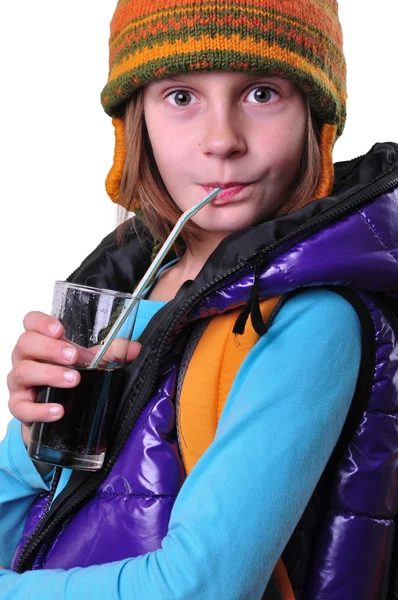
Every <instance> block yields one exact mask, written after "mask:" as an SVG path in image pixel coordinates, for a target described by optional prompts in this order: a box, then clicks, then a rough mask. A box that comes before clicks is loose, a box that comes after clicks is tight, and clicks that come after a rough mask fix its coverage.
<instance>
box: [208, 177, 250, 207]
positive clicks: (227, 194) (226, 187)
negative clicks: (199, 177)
mask: <svg viewBox="0 0 398 600" xmlns="http://www.w3.org/2000/svg"><path fill="white" fill-rule="evenodd" d="M201 185H202V188H203V189H204V190H205V191H206V194H209V193H210V192H211V191H212V190H214V188H217V187H219V188H221V192H219V193H218V194H217V196H216V197H215V198H214V199H213V200H212V201H211V203H212V204H213V205H215V206H217V205H221V204H225V203H226V202H228V201H229V200H231V199H234V200H238V199H239V198H235V196H238V194H240V192H242V191H243V190H245V189H246V188H248V187H249V186H250V185H251V183H242V182H232V183H217V182H215V183H206V184H203V183H202V184H201Z"/></svg>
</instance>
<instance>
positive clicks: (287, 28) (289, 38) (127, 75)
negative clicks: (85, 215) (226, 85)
mask: <svg viewBox="0 0 398 600" xmlns="http://www.w3.org/2000/svg"><path fill="white" fill-rule="evenodd" d="M220 70H222V71H244V72H247V73H266V74H269V75H276V76H279V77H286V78H288V79H290V80H291V81H293V82H295V83H296V84H297V85H298V86H299V87H300V88H301V90H302V91H303V92H304V93H305V94H306V95H307V96H308V97H309V99H310V104H311V108H312V111H313V113H314V114H315V116H316V118H317V121H318V123H320V124H321V139H320V145H321V152H322V173H321V180H320V184H319V187H318V190H317V194H316V195H317V197H321V196H324V195H327V194H328V193H329V192H330V188H331V185H332V183H333V166H332V149H333V145H334V142H335V140H336V138H337V137H338V136H339V135H340V134H341V133H342V131H343V128H344V123H345V118H346V99H347V93H346V65H345V59H344V54H343V36H342V31H341V26H340V22H339V18H338V5H337V2H336V1H335V0H235V1H232V0H215V1H208V0H207V1H206V0H119V2H118V4H117V8H116V11H115V14H114V16H113V19H112V22H111V35H110V58H109V77H108V82H107V84H106V86H105V88H104V90H103V92H102V95H101V100H102V105H103V107H104V109H105V111H106V112H107V114H109V115H110V116H112V117H114V119H113V123H114V125H115V134H116V147H115V157H114V165H113V167H112V169H111V171H110V173H109V175H108V179H107V191H108V194H109V195H110V197H111V198H112V200H114V201H115V202H118V196H119V187H120V181H121V177H122V173H123V166H124V159H125V147H124V121H123V112H124V107H125V103H126V101H127V100H128V99H129V98H130V97H131V95H132V94H133V92H134V91H135V90H136V89H138V88H139V87H142V86H143V85H145V84H146V83H148V82H150V81H154V80H156V79H160V78H164V77H167V76H168V75H172V74H176V73H189V72H198V71H220Z"/></svg>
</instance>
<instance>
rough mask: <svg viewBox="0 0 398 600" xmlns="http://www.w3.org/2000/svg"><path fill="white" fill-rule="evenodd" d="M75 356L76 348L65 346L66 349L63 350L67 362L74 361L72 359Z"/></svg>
mask: <svg viewBox="0 0 398 600" xmlns="http://www.w3.org/2000/svg"><path fill="white" fill-rule="evenodd" d="M75 354H76V350H75V349H74V348H71V347H70V346H65V347H64V348H62V356H63V357H64V358H65V359H66V360H67V361H70V360H72V358H73V357H74V356H75Z"/></svg>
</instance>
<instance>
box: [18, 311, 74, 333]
mask: <svg viewBox="0 0 398 600" xmlns="http://www.w3.org/2000/svg"><path fill="white" fill-rule="evenodd" d="M23 325H24V328H25V331H37V332H38V333H42V334H43V335H49V336H50V337H54V338H61V337H62V336H63V335H64V328H63V325H62V324H61V323H60V322H59V321H58V320H57V319H55V318H54V317H51V316H50V315H46V314H45V313H42V312H39V311H32V312H29V313H28V314H27V315H26V316H25V318H24V320H23Z"/></svg>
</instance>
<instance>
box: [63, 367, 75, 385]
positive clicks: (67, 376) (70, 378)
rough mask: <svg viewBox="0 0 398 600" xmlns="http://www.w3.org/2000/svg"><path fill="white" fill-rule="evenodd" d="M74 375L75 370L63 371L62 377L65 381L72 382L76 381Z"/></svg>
mask: <svg viewBox="0 0 398 600" xmlns="http://www.w3.org/2000/svg"><path fill="white" fill-rule="evenodd" d="M76 376H77V373H76V371H71V370H68V371H64V379H66V381H69V382H70V383H73V382H74V381H76Z"/></svg>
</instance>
